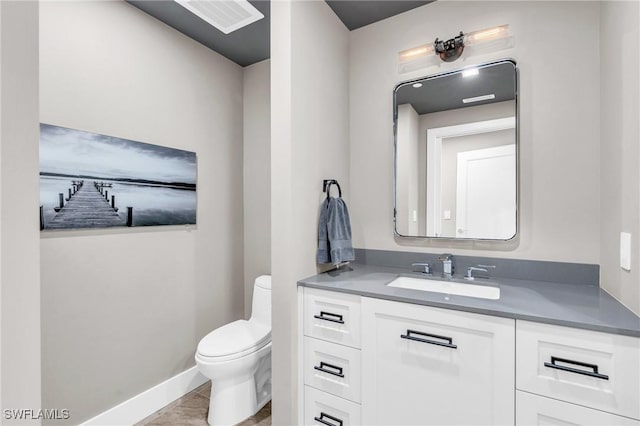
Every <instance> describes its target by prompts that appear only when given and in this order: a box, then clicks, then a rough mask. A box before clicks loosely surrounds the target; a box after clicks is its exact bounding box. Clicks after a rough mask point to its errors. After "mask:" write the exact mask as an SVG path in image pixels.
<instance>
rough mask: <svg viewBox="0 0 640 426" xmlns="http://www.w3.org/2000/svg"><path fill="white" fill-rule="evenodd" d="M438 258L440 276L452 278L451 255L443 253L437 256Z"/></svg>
mask: <svg viewBox="0 0 640 426" xmlns="http://www.w3.org/2000/svg"><path fill="white" fill-rule="evenodd" d="M438 260H439V261H440V262H442V278H446V279H451V278H453V255H452V254H449V253H444V254H441V255H440V256H438Z"/></svg>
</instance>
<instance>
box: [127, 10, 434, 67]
mask: <svg viewBox="0 0 640 426" xmlns="http://www.w3.org/2000/svg"><path fill="white" fill-rule="evenodd" d="M127 1H128V3H130V4H131V5H133V6H135V7H137V8H138V9H140V10H142V11H144V12H146V13H148V14H149V15H151V16H153V17H154V18H156V19H158V20H160V21H162V22H164V23H165V24H167V25H169V26H170V27H173V28H175V29H176V30H178V31H180V32H181V33H183V34H184V35H186V36H187V37H190V38H192V39H194V40H196V41H198V42H200V43H202V44H203V45H205V46H207V47H208V48H210V49H211V50H214V51H216V52H218V53H220V54H221V55H223V56H225V57H227V58H228V59H230V60H232V61H233V62H235V63H237V64H238V65H241V66H243V67H244V66H247V65H251V64H253V63H256V62H260V61H262V60H264V59H267V58H269V57H270V44H269V43H270V42H269V39H270V21H271V19H270V15H271V10H270V9H271V7H270V1H269V0H249V3H251V4H252V5H253V6H254V7H255V8H256V9H258V10H259V11H260V12H262V14H263V15H264V19H260V20H259V21H257V22H254V23H253V24H250V25H247V26H246V27H243V28H241V29H239V30H237V31H234V32H232V33H229V34H224V33H223V32H221V31H219V30H218V29H216V28H215V27H213V26H211V25H209V24H208V23H206V22H205V21H203V20H202V19H200V18H199V17H197V16H196V15H194V14H192V13H191V12H189V11H188V10H187V9H185V8H184V7H182V6H180V5H179V4H177V3H175V2H174V1H170V0H127ZM432 1H433V0H431V1H405V0H326V3H327V4H328V5H329V7H330V8H331V9H332V10H333V11H334V13H335V14H336V15H337V16H338V18H340V20H341V21H342V22H343V23H344V25H345V26H346V27H347V28H348V29H349V30H354V29H357V28H360V27H363V26H365V25H369V24H372V23H374V22H378V21H381V20H383V19H386V18H389V17H391V16H394V15H397V14H399V13H402V12H406V11H408V10H411V9H414V8H416V7H419V6H424V5H425V4H428V3H431V2H432Z"/></svg>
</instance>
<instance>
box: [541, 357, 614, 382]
mask: <svg viewBox="0 0 640 426" xmlns="http://www.w3.org/2000/svg"><path fill="white" fill-rule="evenodd" d="M556 362H561V363H564V364H573V365H578V366H580V367H586V368H590V369H592V370H593V371H585V370H580V369H578V368H571V367H567V366H564V365H558V364H556ZM544 366H545V367H549V368H555V369H556V370H562V371H568V372H569V373H576V374H583V375H585V376H590V377H595V378H597V379H602V380H609V376H607V375H606V374H602V373H598V366H597V365H596V364H588V363H586V362H580V361H572V360H570V359H564V358H558V357H555V356H552V357H551V362H545V363H544Z"/></svg>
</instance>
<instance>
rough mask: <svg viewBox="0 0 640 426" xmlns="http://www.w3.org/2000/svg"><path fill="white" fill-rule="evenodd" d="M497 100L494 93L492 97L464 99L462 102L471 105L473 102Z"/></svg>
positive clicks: (483, 96)
mask: <svg viewBox="0 0 640 426" xmlns="http://www.w3.org/2000/svg"><path fill="white" fill-rule="evenodd" d="M495 98H496V95H495V94H493V93H492V94H490V95H482V96H475V97H473V98H464V99H463V100H462V103H463V104H470V103H472V102H480V101H488V100H489V99H495Z"/></svg>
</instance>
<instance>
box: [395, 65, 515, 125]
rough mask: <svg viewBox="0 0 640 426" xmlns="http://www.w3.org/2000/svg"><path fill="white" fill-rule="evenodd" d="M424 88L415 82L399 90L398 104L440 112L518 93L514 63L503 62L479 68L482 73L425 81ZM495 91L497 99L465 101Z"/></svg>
mask: <svg viewBox="0 0 640 426" xmlns="http://www.w3.org/2000/svg"><path fill="white" fill-rule="evenodd" d="M421 82H422V87H419V88H415V87H413V85H412V84H411V83H414V82H411V83H409V84H405V85H402V86H401V87H400V88H398V90H397V92H396V103H397V105H403V104H411V105H412V106H413V108H414V109H415V110H416V112H417V113H418V115H422V114H428V113H432V112H438V111H448V110H452V109H458V108H465V107H472V106H478V105H483V104H490V103H494V102H502V101H509V100H513V99H515V95H516V73H515V67H514V65H513V64H512V63H511V62H503V63H499V64H496V65H490V66H486V67H482V68H480V69H479V74H478V75H476V76H472V77H463V76H462V75H461V74H460V73H457V72H456V73H454V74H449V75H446V76H444V77H439V78H430V79H425V80H421ZM488 94H494V95H495V99H490V100H485V101H479V102H473V103H468V104H464V103H463V102H462V100H463V99H465V98H473V97H476V96H483V95H488Z"/></svg>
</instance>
